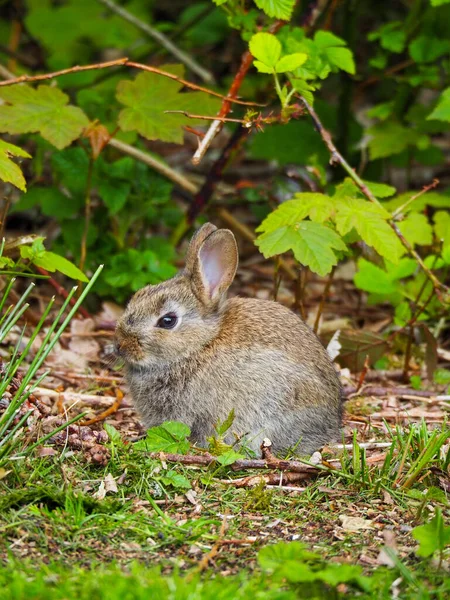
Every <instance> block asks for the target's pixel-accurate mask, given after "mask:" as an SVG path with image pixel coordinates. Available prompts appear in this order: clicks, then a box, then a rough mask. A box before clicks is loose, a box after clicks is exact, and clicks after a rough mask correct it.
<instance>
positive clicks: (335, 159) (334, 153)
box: [300, 96, 450, 299]
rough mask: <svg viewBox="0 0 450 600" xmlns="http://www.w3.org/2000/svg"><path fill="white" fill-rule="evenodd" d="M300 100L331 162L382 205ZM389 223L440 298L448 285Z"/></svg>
mask: <svg viewBox="0 0 450 600" xmlns="http://www.w3.org/2000/svg"><path fill="white" fill-rule="evenodd" d="M300 100H301V101H302V102H303V105H304V106H305V108H306V110H307V111H308V113H309V114H310V116H311V118H312V120H313V122H314V125H315V127H316V129H317V131H318V132H319V134H320V136H321V138H322V139H323V141H324V142H325V145H326V146H327V148H328V150H329V151H330V154H331V158H330V164H332V165H336V164H340V165H341V167H342V168H343V169H344V170H345V171H347V173H348V174H349V175H350V177H351V178H352V179H353V181H354V182H355V183H356V185H357V186H358V187H359V189H360V190H361V191H362V193H363V194H364V196H366V198H367V199H368V200H370V201H371V202H373V203H374V204H377V205H378V206H382V205H381V203H380V202H379V200H378V199H377V198H376V197H375V196H374V194H372V192H371V191H370V190H369V188H368V187H367V185H366V184H365V183H364V181H363V180H362V179H361V177H360V176H359V175H358V174H357V173H356V171H355V170H354V169H353V168H352V167H351V166H350V165H349V164H348V162H347V161H346V160H345V158H344V157H343V156H342V154H341V153H340V152H339V151H338V150H337V148H336V146H335V145H334V143H333V140H332V139H331V135H330V133H329V132H328V131H327V130H326V129H325V128H324V126H323V125H322V122H321V121H320V119H319V117H318V116H317V113H316V111H315V110H314V109H313V107H312V106H311V105H310V104H309V103H308V102H307V101H306V100H305V99H304V98H303V97H302V96H300ZM389 225H390V226H391V228H392V229H393V230H394V233H395V235H396V236H397V237H398V239H399V240H400V241H401V243H402V244H403V246H404V247H405V248H406V250H407V251H408V253H409V254H411V256H413V257H414V259H415V261H416V262H417V263H418V264H419V265H420V267H421V268H422V270H423V271H424V273H425V275H426V276H427V277H428V279H429V280H430V281H431V283H432V284H433V287H434V289H435V290H436V295H438V297H439V298H440V290H443V291H445V292H448V291H450V290H449V289H448V288H447V286H446V285H444V284H443V283H441V282H440V281H439V279H438V278H437V277H436V276H435V275H434V273H432V272H431V271H430V269H429V268H428V267H427V266H426V264H425V263H424V262H423V260H422V259H421V257H420V256H419V254H417V252H416V251H415V250H414V248H413V247H412V246H411V244H410V243H409V242H408V240H406V239H405V237H404V236H403V234H402V233H401V231H400V229H399V228H398V226H397V224H396V223H395V222H394V221H389ZM440 299H442V298H440Z"/></svg>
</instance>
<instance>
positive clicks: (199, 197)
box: [186, 127, 249, 226]
mask: <svg viewBox="0 0 450 600" xmlns="http://www.w3.org/2000/svg"><path fill="white" fill-rule="evenodd" d="M248 134H249V130H248V129H245V128H243V127H238V128H237V129H235V130H234V132H233V133H232V135H231V137H230V139H229V140H228V142H227V144H226V146H225V147H224V148H223V150H222V152H221V154H220V156H219V158H218V159H217V160H216V161H215V162H214V164H213V166H212V167H211V169H210V171H209V173H208V175H207V176H206V179H205V181H204V183H203V185H202V187H201V188H200V190H199V191H198V193H197V194H196V195H195V198H194V201H193V202H192V203H191V205H190V207H189V210H188V212H187V217H186V220H187V225H188V226H190V225H192V224H193V223H194V221H195V219H196V218H197V216H198V215H199V214H200V213H201V212H202V211H203V210H204V209H205V208H206V206H207V205H208V203H209V201H210V200H211V197H212V195H213V193H214V190H215V188H216V186H217V183H218V181H219V180H220V179H221V178H222V174H223V172H224V170H225V169H226V167H227V165H228V164H229V163H230V162H231V160H232V157H233V156H234V154H235V153H236V152H237V150H238V149H239V148H240V146H241V145H242V143H243V142H244V140H245V139H246V137H247V135H248Z"/></svg>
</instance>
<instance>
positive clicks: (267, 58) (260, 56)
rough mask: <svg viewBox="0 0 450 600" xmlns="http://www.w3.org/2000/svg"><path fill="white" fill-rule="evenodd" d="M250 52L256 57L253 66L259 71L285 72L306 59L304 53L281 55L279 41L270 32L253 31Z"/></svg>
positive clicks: (298, 65)
mask: <svg viewBox="0 0 450 600" xmlns="http://www.w3.org/2000/svg"><path fill="white" fill-rule="evenodd" d="M249 47H250V52H251V53H252V54H253V56H254V57H255V58H256V59H257V60H255V63H254V64H255V67H256V68H257V69H258V71H259V72H260V73H286V72H287V71H294V70H295V69H297V67H300V66H301V65H302V64H303V63H304V62H305V60H306V59H307V56H306V54H303V53H296V54H286V55H285V56H283V57H282V56H281V43H280V42H279V41H278V40H277V38H276V37H275V36H274V35H272V34H271V33H255V35H254V36H253V37H252V39H251V40H250V44H249Z"/></svg>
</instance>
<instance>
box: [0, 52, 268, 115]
mask: <svg viewBox="0 0 450 600" xmlns="http://www.w3.org/2000/svg"><path fill="white" fill-rule="evenodd" d="M110 67H132V68H134V69H140V70H141V71H148V72H149V73H156V74H157V75H162V76H163V77H167V78H168V79H173V80H174V81H178V83H181V84H182V85H184V86H185V87H187V88H190V89H191V90H196V91H198V92H204V93H205V94H209V95H210V96H214V97H215V98H220V99H221V100H226V99H227V96H224V95H223V94H219V93H218V92H213V91H212V90H209V89H208V88H205V87H202V86H201V85H197V84H196V83H191V82H190V81H187V80H186V79H182V78H181V77H178V76H177V75H174V73H169V72H168V71H162V70H161V69H157V68H156V67H151V66H149V65H143V64H142V63H137V62H133V61H131V60H129V59H128V58H118V59H116V60H110V61H107V62H103V63H96V64H93V65H75V66H74V67H70V68H68V69H61V70H60V71H53V72H52V73H43V74H42V75H20V77H14V78H10V79H7V80H6V81H0V87H5V86H8V85H15V84H17V83H31V82H34V81H47V80H49V79H55V78H56V77H61V76H62V75H68V74H69V73H81V72H82V71H95V70H100V69H108V68H110ZM228 101H229V102H235V103H236V104H242V105H243V106H263V105H262V104H257V103H255V102H245V101H244V100H237V99H236V98H233V99H228Z"/></svg>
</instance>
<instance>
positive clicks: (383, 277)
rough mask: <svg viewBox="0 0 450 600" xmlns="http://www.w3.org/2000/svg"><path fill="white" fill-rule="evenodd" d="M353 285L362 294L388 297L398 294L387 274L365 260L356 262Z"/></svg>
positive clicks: (396, 287)
mask: <svg viewBox="0 0 450 600" xmlns="http://www.w3.org/2000/svg"><path fill="white" fill-rule="evenodd" d="M354 282H355V285H356V286H357V287H358V288H359V289H360V290H363V291H364V292H370V293H371V294H380V293H382V294H383V295H389V294H395V293H396V292H398V290H399V287H398V285H397V284H396V283H395V282H393V281H392V280H391V278H390V277H389V275H388V273H386V271H384V270H383V269H381V268H380V267H378V266H377V265H374V264H373V263H371V262H369V261H368V260H366V259H365V258H360V259H359V260H358V271H357V272H356V274H355V277H354Z"/></svg>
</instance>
